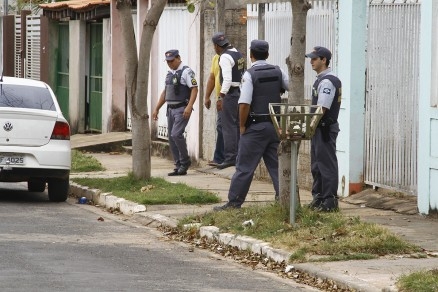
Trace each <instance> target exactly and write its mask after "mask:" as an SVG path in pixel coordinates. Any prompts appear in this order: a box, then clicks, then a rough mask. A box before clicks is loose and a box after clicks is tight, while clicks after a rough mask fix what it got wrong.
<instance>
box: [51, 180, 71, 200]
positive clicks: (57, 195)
mask: <svg viewBox="0 0 438 292" xmlns="http://www.w3.org/2000/svg"><path fill="white" fill-rule="evenodd" d="M69 187H70V181H69V179H51V180H49V181H48V193H49V200H50V201H51V202H64V201H65V200H67V197H68V190H69Z"/></svg>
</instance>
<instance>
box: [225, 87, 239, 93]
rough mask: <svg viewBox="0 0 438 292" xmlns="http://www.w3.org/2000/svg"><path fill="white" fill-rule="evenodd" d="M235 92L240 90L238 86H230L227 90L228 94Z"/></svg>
mask: <svg viewBox="0 0 438 292" xmlns="http://www.w3.org/2000/svg"><path fill="white" fill-rule="evenodd" d="M235 90H240V87H239V86H231V87H230V89H228V93H233V92H234V91H235Z"/></svg>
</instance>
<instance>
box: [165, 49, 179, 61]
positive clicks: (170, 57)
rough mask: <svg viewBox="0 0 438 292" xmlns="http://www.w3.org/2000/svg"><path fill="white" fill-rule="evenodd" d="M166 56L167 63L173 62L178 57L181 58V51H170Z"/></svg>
mask: <svg viewBox="0 0 438 292" xmlns="http://www.w3.org/2000/svg"><path fill="white" fill-rule="evenodd" d="M164 55H165V56H166V61H172V60H173V59H175V58H176V57H177V56H179V51H178V50H168V51H167V52H166V53H165V54H164Z"/></svg>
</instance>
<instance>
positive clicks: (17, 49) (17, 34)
mask: <svg viewBox="0 0 438 292" xmlns="http://www.w3.org/2000/svg"><path fill="white" fill-rule="evenodd" d="M22 49H23V48H22V47H21V18H20V17H18V16H16V17H15V62H14V66H15V77H20V76H21V50H22Z"/></svg>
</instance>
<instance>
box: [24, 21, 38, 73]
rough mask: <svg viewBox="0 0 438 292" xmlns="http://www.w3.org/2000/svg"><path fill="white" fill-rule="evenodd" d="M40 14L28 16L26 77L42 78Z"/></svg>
mask: <svg viewBox="0 0 438 292" xmlns="http://www.w3.org/2000/svg"><path fill="white" fill-rule="evenodd" d="M40 23H41V22H40V16H39V15H28V16H27V17H26V59H25V60H26V62H25V72H24V77H25V78H30V79H34V80H40V47H41V38H40Z"/></svg>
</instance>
